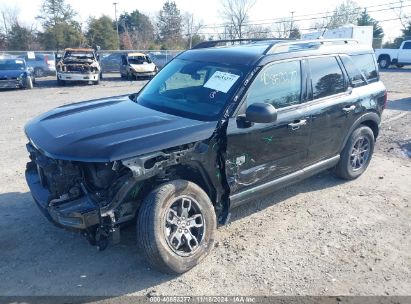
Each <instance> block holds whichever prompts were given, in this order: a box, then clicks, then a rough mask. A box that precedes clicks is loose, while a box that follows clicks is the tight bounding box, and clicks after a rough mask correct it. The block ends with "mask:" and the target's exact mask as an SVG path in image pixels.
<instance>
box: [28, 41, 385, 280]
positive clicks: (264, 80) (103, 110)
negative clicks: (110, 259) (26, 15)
mask: <svg viewBox="0 0 411 304" xmlns="http://www.w3.org/2000/svg"><path fill="white" fill-rule="evenodd" d="M232 43H239V45H232ZM241 43H244V44H241ZM221 44H223V46H221V47H216V46H219V45H221ZM226 44H228V45H226ZM386 100H387V94H386V89H385V87H384V85H383V84H382V82H381V81H380V79H379V74H378V69H377V65H376V60H375V56H374V52H373V50H372V48H370V47H368V46H364V45H359V44H357V43H356V42H355V41H352V40H315V41H281V40H259V41H256V40H254V41H252V40H251V41H250V40H236V41H231V40H230V41H226V40H224V41H206V42H204V43H202V44H200V45H198V46H196V47H195V49H192V50H189V51H186V52H183V53H181V54H179V55H178V56H177V57H176V58H174V59H173V60H172V61H171V62H170V63H169V64H167V65H166V66H165V67H164V68H163V69H162V70H161V71H160V72H159V73H158V74H157V75H156V76H155V77H154V78H153V79H152V80H151V81H149V82H148V83H147V85H146V86H145V87H144V88H143V89H142V90H141V91H140V92H139V93H136V94H132V95H130V96H118V97H112V98H106V99H98V100H92V101H86V102H81V103H77V104H71V105H65V106H62V107H60V108H57V109H54V110H52V111H50V112H47V113H44V114H42V115H40V116H39V117H37V118H35V119H33V120H31V121H30V122H29V123H28V124H27V125H26V127H25V132H26V135H27V137H28V140H29V143H28V144H27V149H28V151H29V153H30V158H31V160H30V162H29V163H28V164H27V170H26V180H27V182H28V185H29V187H30V191H31V193H32V195H33V198H34V200H35V202H36V204H37V205H38V207H39V208H40V210H41V211H42V212H43V213H44V215H45V216H46V217H47V218H48V219H49V220H50V221H51V222H53V223H54V224H56V225H57V226H59V227H62V228H66V229H70V230H74V231H78V232H81V233H82V234H84V235H85V236H86V237H87V239H88V240H89V242H90V243H91V244H93V245H96V246H98V248H100V249H104V248H105V247H106V246H107V245H108V241H109V239H110V238H111V239H112V240H113V241H118V240H119V237H120V229H121V228H122V227H123V226H124V225H126V224H129V223H133V221H134V220H136V223H135V225H136V234H137V235H136V236H137V244H138V247H139V249H140V251H141V253H142V255H143V256H144V257H145V258H146V259H147V260H148V262H149V263H150V264H151V265H153V267H155V268H157V269H159V270H161V271H164V272H172V273H183V272H185V271H188V270H189V269H191V268H192V267H194V266H195V265H196V264H198V263H199V262H200V261H201V260H202V259H203V258H204V257H205V256H207V254H208V253H209V252H210V251H211V249H212V248H213V244H214V240H215V230H216V228H217V224H224V223H226V222H227V221H228V220H229V218H230V210H232V208H234V207H237V206H239V205H242V204H245V203H248V202H250V201H255V200H258V199H260V198H261V197H262V196H263V195H267V194H269V193H271V192H273V191H274V190H277V189H279V188H282V187H284V186H286V185H289V184H292V183H295V182H299V181H301V180H303V179H305V178H307V177H309V176H312V175H314V174H317V173H318V172H320V171H324V170H327V169H332V171H333V173H334V174H335V175H336V176H338V177H340V178H342V179H346V180H353V179H356V178H357V177H358V176H360V175H361V174H362V173H363V172H364V171H365V170H366V169H367V167H368V165H369V163H370V160H371V157H372V154H373V151H374V143H375V140H376V138H377V136H378V133H379V124H380V121H381V114H382V111H383V109H384V108H385V105H386Z"/></svg>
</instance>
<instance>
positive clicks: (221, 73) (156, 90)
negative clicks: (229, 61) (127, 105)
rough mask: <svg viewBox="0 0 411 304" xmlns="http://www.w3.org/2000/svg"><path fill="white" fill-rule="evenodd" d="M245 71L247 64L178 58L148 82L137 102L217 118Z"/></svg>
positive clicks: (195, 116) (201, 117)
mask: <svg viewBox="0 0 411 304" xmlns="http://www.w3.org/2000/svg"><path fill="white" fill-rule="evenodd" d="M245 72H246V67H245V66H243V67H241V66H232V65H230V66H228V65H224V64H217V63H209V62H200V61H188V60H182V59H174V60H173V61H171V62H170V63H169V64H168V65H166V66H165V67H164V69H162V70H161V71H160V73H159V74H157V76H156V77H154V79H153V80H152V81H150V82H149V83H148V84H147V85H146V87H145V88H144V89H143V90H142V91H141V92H140V94H139V95H138V96H137V102H138V103H139V104H141V105H143V106H145V107H148V108H151V109H154V110H157V111H161V112H165V113H169V114H172V115H177V116H182V117H187V118H191V119H197V120H204V121H215V120H218V118H219V116H220V115H221V112H222V111H223V110H224V108H225V105H226V103H227V102H228V101H229V100H230V97H231V96H232V95H233V93H234V92H235V91H236V88H238V86H239V84H240V82H241V79H242V77H243V76H244V74H245Z"/></svg>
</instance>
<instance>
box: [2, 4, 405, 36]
mask: <svg viewBox="0 0 411 304" xmlns="http://www.w3.org/2000/svg"><path fill="white" fill-rule="evenodd" d="M66 1H67V3H69V4H70V5H71V6H72V7H73V8H74V9H75V10H76V11H77V12H78V13H79V19H80V20H79V21H81V22H83V23H84V22H85V21H86V20H87V19H88V17H89V16H95V17H98V16H100V15H102V14H106V15H109V16H111V17H112V18H113V19H114V6H113V2H118V6H117V9H118V13H119V14H120V13H122V12H124V11H128V12H131V11H133V10H135V9H138V10H140V11H142V12H143V13H145V14H148V15H150V16H155V15H156V14H157V13H158V11H159V10H160V9H161V7H162V5H163V3H164V0H149V1H147V0H66ZM341 1H342V0H328V1H314V0H311V1H310V0H288V1H278V0H277V1H270V0H256V4H255V6H254V7H253V9H252V11H251V13H250V17H251V18H250V19H251V21H256V20H258V22H266V21H267V22H269V20H267V19H275V18H282V17H288V16H290V15H291V12H292V11H294V15H295V16H296V17H295V18H296V19H298V16H301V15H307V14H314V13H323V12H324V13H325V12H327V11H328V12H331V11H332V10H333V9H334V8H335V6H336V5H338V4H339V3H340V2H341ZM397 1H398V0H388V1H387V0H385V1H384V0H357V1H356V2H357V3H358V4H359V5H360V6H361V7H369V6H374V7H373V8H369V11H370V14H371V16H372V17H374V18H375V19H377V20H387V19H394V18H396V17H397V15H396V13H395V12H394V11H392V10H384V11H380V12H372V11H373V10H381V9H385V8H388V7H389V6H386V5H385V4H387V3H393V2H397ZM175 2H176V3H177V6H178V8H179V9H180V11H181V12H185V11H189V12H192V13H193V14H194V17H195V18H196V19H199V20H202V23H204V24H207V25H208V24H221V23H222V20H221V18H220V17H219V11H220V0H176V1H175ZM41 3H42V0H0V9H1V8H4V7H15V8H16V9H18V12H19V17H20V20H21V21H22V22H23V23H25V24H27V25H31V24H33V23H36V21H35V19H34V18H35V16H36V15H37V14H38V12H39V9H40V5H41ZM376 5H381V6H379V7H375V6H376ZM384 5H385V6H384ZM404 5H405V6H408V7H405V8H404V11H405V12H406V13H408V15H411V0H404ZM391 6H393V5H391ZM394 6H395V4H394ZM304 18H307V17H304ZM260 20H263V21H260ZM311 23H312V21H310V20H307V21H301V22H297V24H298V25H299V26H300V28H301V29H305V28H308V27H309V26H310V24H311ZM381 25H382V27H383V29H384V32H385V40H392V39H394V38H395V37H397V36H399V35H400V34H401V31H400V29H401V24H400V22H399V20H396V21H387V22H382V23H381ZM204 31H206V32H210V30H209V29H207V30H206V29H204ZM303 32H304V31H303Z"/></svg>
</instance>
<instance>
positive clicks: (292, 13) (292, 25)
mask: <svg viewBox="0 0 411 304" xmlns="http://www.w3.org/2000/svg"><path fill="white" fill-rule="evenodd" d="M294 13H295V11H292V12H291V22H290V33H289V35H288V38H290V37H291V33H292V31H293V29H294Z"/></svg>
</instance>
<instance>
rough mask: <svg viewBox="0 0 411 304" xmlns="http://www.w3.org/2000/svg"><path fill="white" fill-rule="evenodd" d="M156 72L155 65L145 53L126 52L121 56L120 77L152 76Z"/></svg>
mask: <svg viewBox="0 0 411 304" xmlns="http://www.w3.org/2000/svg"><path fill="white" fill-rule="evenodd" d="M157 72H158V68H157V66H156V65H155V64H154V63H153V62H152V61H151V58H150V57H149V56H148V55H146V54H143V53H127V54H123V55H122V56H121V64H120V75H121V78H127V79H137V78H138V77H153V76H154V75H155V74H157Z"/></svg>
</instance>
